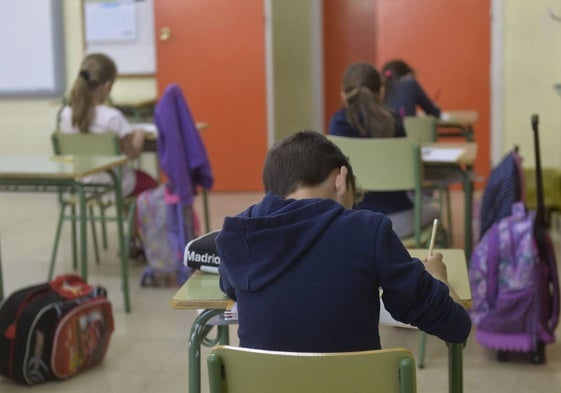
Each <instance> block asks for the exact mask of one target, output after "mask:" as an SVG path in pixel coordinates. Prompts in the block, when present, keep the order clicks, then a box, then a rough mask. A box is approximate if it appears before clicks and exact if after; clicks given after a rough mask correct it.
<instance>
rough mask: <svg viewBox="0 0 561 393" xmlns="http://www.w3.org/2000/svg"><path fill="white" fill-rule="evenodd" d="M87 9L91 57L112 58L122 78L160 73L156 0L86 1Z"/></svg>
mask: <svg viewBox="0 0 561 393" xmlns="http://www.w3.org/2000/svg"><path fill="white" fill-rule="evenodd" d="M0 1H2V0H0ZM83 9H84V12H83V14H84V42H85V45H86V53H87V54H90V53H99V52H101V53H104V54H106V55H108V56H109V57H111V58H112V59H113V60H114V61H115V63H116V65H117V71H118V73H119V75H152V74H155V73H156V44H155V39H154V4H153V0H104V1H100V0H84V1H83Z"/></svg>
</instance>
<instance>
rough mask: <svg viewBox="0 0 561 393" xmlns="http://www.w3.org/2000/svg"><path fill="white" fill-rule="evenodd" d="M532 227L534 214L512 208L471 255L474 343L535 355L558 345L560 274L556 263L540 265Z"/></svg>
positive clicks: (520, 207)
mask: <svg viewBox="0 0 561 393" xmlns="http://www.w3.org/2000/svg"><path fill="white" fill-rule="evenodd" d="M534 225H535V212H533V211H530V212H527V211H526V208H525V206H524V203H523V202H517V203H514V204H513V205H512V214H511V215H510V216H508V217H505V218H503V219H501V220H500V221H499V222H497V223H495V224H493V225H492V226H491V228H489V229H488V230H487V232H486V233H485V235H484V236H483V238H482V239H481V241H480V242H479V243H478V244H477V246H476V247H475V249H474V250H473V254H472V257H471V264H470V268H469V278H470V285H471V290H472V294H473V308H472V309H471V310H470V314H471V317H472V319H473V322H474V325H475V326H476V333H475V337H476V340H477V341H478V342H479V343H480V344H481V345H483V346H485V347H487V348H491V349H495V350H499V351H515V352H536V353H537V351H538V349H539V348H537V347H536V345H537V343H542V344H540V345H543V344H548V343H552V342H554V341H555V327H556V326H557V321H558V316H559V314H558V313H559V298H558V295H559V287H558V285H559V284H558V282H557V277H553V276H554V275H556V274H557V270H556V266H555V264H554V263H555V262H554V258H548V259H546V260H540V256H539V252H538V245H537V244H536V241H535V237H534ZM538 360H539V359H537V361H538Z"/></svg>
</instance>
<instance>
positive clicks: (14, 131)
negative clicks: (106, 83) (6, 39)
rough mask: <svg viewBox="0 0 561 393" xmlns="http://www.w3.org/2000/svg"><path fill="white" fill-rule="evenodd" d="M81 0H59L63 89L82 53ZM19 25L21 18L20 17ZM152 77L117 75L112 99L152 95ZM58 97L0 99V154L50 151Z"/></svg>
mask: <svg viewBox="0 0 561 393" xmlns="http://www.w3.org/2000/svg"><path fill="white" fill-rule="evenodd" d="M81 3H82V2H81V1H77V0H63V13H64V15H63V19H64V30H65V43H64V46H65V52H66V55H65V62H66V70H67V75H66V81H67V82H66V83H67V89H66V90H67V91H68V89H69V88H70V86H71V85H72V82H73V80H74V77H75V75H77V73H78V67H79V65H80V62H81V60H82V57H83V56H84V52H83V38H82V31H83V29H82V6H81ZM21 24H22V25H24V24H25V21H22V23H21ZM156 94H157V91H156V81H155V78H153V77H149V78H121V79H118V80H117V82H116V83H115V85H114V88H113V92H112V94H111V96H112V98H113V100H114V101H116V102H119V101H121V102H125V101H126V102H136V101H142V100H146V99H150V98H154V97H156ZM60 102H61V97H58V98H44V99H37V98H34V99H24V98H21V99H0V154H50V153H51V142H50V134H51V133H52V132H53V131H54V129H55V126H56V114H57V111H58V109H59V108H60Z"/></svg>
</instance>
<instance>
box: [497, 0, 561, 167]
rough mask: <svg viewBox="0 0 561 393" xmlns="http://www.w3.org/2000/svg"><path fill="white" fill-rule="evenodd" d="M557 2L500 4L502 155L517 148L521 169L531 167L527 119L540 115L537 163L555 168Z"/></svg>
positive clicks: (560, 133)
mask: <svg viewBox="0 0 561 393" xmlns="http://www.w3.org/2000/svg"><path fill="white" fill-rule="evenodd" d="M548 7H551V10H552V11H554V12H555V13H557V14H558V15H560V16H561V1H550V0H532V1H521V0H503V8H504V20H503V22H504V48H503V51H504V69H503V72H504V86H503V89H504V90H503V94H502V95H503V97H504V106H503V109H504V112H503V116H504V117H503V125H504V132H503V138H502V139H503V151H504V152H507V151H509V150H511V149H512V148H513V146H514V145H518V146H519V147H520V149H521V151H520V152H521V154H522V156H523V157H524V166H534V144H533V139H532V132H531V127H530V116H531V114H533V113H537V114H539V115H540V137H541V138H540V139H541V143H540V145H541V152H542V154H541V155H542V164H543V165H544V166H557V167H561V154H560V151H561V95H559V94H558V93H557V92H555V91H554V89H553V84H554V83H561V22H558V21H554V20H553V19H552V18H551V17H550V15H549V12H548Z"/></svg>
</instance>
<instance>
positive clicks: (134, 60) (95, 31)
mask: <svg viewBox="0 0 561 393" xmlns="http://www.w3.org/2000/svg"><path fill="white" fill-rule="evenodd" d="M82 8H83V16H84V45H85V52H86V53H87V54H89V53H97V52H101V53H105V54H106V55H108V56H110V57H111V58H112V59H113V60H114V61H115V63H116V65H117V70H118V73H119V75H125V76H126V75H154V74H155V73H156V45H155V39H154V36H155V34H154V4H153V0H82Z"/></svg>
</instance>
